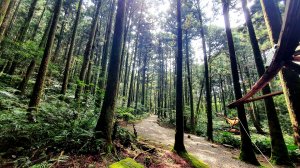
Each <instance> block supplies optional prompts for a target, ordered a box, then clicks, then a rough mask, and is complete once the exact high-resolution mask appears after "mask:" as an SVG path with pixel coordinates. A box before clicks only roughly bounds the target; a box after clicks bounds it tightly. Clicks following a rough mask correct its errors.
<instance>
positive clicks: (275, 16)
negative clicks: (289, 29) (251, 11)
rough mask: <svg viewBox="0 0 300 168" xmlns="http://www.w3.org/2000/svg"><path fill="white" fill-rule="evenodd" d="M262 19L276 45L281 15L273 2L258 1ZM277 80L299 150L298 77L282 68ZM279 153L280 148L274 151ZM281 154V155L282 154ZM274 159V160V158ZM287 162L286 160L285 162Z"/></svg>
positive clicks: (299, 80) (299, 109) (299, 81)
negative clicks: (280, 86)
mask: <svg viewBox="0 0 300 168" xmlns="http://www.w3.org/2000/svg"><path fill="white" fill-rule="evenodd" d="M260 3H261V6H262V9H263V13H264V18H265V21H266V23H267V27H268V30H269V37H270V39H271V41H272V43H273V45H275V44H277V43H278V39H279V35H280V31H281V25H282V20H281V15H280V11H279V8H278V6H277V5H276V4H275V2H274V1H269V0H260ZM279 78H280V82H281V85H282V87H283V92H284V95H285V100H286V103H287V109H288V111H289V115H290V118H291V122H292V127H293V131H294V139H295V142H296V144H297V145H298V147H299V148H300V113H299V111H300V103H298V101H299V100H300V79H299V75H298V74H296V73H295V72H293V71H291V70H288V69H286V68H283V69H282V70H281V71H280V72H279ZM276 150H277V151H278V152H279V153H280V152H281V150H280V148H278V149H276ZM282 154H283V153H282ZM274 159H275V158H274ZM277 161H278V164H281V162H283V164H284V163H285V162H284V161H285V160H277ZM287 161H288V160H287Z"/></svg>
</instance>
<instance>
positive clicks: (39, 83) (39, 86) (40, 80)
mask: <svg viewBox="0 0 300 168" xmlns="http://www.w3.org/2000/svg"><path fill="white" fill-rule="evenodd" d="M61 6H62V0H56V2H55V7H54V15H53V21H52V24H51V29H50V32H49V35H48V40H47V44H46V48H45V50H44V55H43V59H42V62H41V65H40V68H39V72H38V75H37V78H36V82H35V85H34V88H33V91H32V95H31V98H30V102H29V105H28V112H29V113H28V119H29V120H30V121H33V120H34V117H33V115H32V111H33V110H36V108H37V107H38V105H39V103H40V100H41V95H42V91H43V87H44V82H45V79H46V74H47V69H48V64H49V60H50V57H51V50H52V46H53V41H54V37H55V32H56V28H57V23H58V19H59V14H60V9H61Z"/></svg>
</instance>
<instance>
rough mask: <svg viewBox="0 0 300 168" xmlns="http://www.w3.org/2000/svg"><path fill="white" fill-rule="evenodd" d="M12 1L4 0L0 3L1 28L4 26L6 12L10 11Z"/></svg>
mask: <svg viewBox="0 0 300 168" xmlns="http://www.w3.org/2000/svg"><path fill="white" fill-rule="evenodd" d="M9 4H10V0H2V2H0V26H2V22H3V20H4V18H5V15H6V12H7V10H8V9H9V7H8V6H9Z"/></svg>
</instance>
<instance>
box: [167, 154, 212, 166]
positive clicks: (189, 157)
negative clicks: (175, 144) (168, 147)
mask: <svg viewBox="0 0 300 168" xmlns="http://www.w3.org/2000/svg"><path fill="white" fill-rule="evenodd" d="M173 152H176V151H175V150H173ZM176 153H177V154H178V155H179V156H180V157H182V158H183V159H185V160H186V161H187V162H189V163H190V164H191V165H192V166H193V167H195V168H209V166H208V165H207V164H206V163H204V162H203V161H201V160H198V159H197V158H196V157H195V156H193V155H191V154H189V153H187V152H179V153H178V152H176Z"/></svg>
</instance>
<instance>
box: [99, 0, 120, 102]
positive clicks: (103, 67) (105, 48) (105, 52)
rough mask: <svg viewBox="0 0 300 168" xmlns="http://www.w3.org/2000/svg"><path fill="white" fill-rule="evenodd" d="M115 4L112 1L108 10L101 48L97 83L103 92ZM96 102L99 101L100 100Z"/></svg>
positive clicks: (114, 1)
mask: <svg viewBox="0 0 300 168" xmlns="http://www.w3.org/2000/svg"><path fill="white" fill-rule="evenodd" d="M115 3H116V0H112V3H111V8H110V15H109V17H110V19H109V22H108V24H107V26H106V33H105V43H104V46H103V54H102V60H101V72H100V81H99V89H100V90H104V89H105V83H106V82H105V78H106V69H107V58H108V52H109V48H110V40H111V34H112V22H113V16H114V11H115V10H114V9H115ZM97 101H101V100H100V99H99V100H97Z"/></svg>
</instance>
